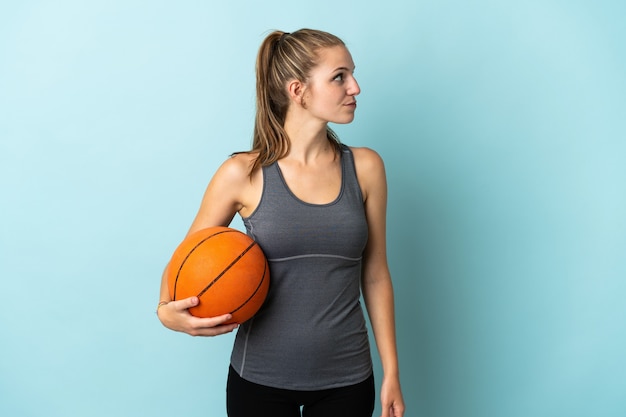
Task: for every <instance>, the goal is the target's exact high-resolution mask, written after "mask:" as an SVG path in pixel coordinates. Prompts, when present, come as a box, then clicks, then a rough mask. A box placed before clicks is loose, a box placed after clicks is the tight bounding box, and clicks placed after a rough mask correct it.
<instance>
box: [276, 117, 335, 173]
mask: <svg viewBox="0 0 626 417" xmlns="http://www.w3.org/2000/svg"><path fill="white" fill-rule="evenodd" d="M290 116H291V117H290ZM294 116H295V115H293V114H292V115H290V114H289V113H288V114H287V117H286V118H285V125H284V128H285V132H286V133H287V135H288V136H289V141H290V144H291V146H290V150H289V154H288V155H287V156H286V157H285V158H289V159H295V160H299V161H300V162H303V163H307V162H309V161H311V160H313V159H315V158H317V157H319V156H320V155H324V154H326V153H327V152H328V151H329V150H330V151H332V146H331V144H330V143H329V142H328V138H327V136H326V127H327V123H326V122H320V121H319V120H313V119H308V120H307V119H306V118H302V117H294Z"/></svg>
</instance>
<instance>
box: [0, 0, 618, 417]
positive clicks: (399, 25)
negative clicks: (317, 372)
mask: <svg viewBox="0 0 626 417" xmlns="http://www.w3.org/2000/svg"><path fill="white" fill-rule="evenodd" d="M625 4H626V3H624V2H618V1H607V0H599V1H557V0H543V1H526V2H505V1H501V2H498V1H495V0H493V1H489V0H478V1H470V2H468V1H462V0H443V1H419V0H414V1H401V0H388V1H385V2H376V3H374V2H356V1H355V2H350V1H344V2H333V1H328V0H317V1H314V2H311V1H308V2H299V1H278V0H268V1H264V2H243V1H231V2H220V3H219V5H215V4H211V3H210V2H207V1H180V2H167V1H158V0H157V1H138V0H124V1H122V0H107V1H104V0H95V1H89V2H85V1H78V0H75V1H72V0H60V1H49V2H45V1H39V2H38V1H20V2H17V1H16V2H3V3H2V6H0V140H1V142H0V186H1V193H2V197H1V198H2V204H1V208H0V209H1V216H0V257H1V258H0V261H1V264H0V274H1V288H2V301H1V302H0V328H1V329H2V333H1V336H0V340H1V342H0V353H1V354H0V415H3V416H44V415H45V416H48V417H55V416H96V417H97V416H110V415H115V416H135V415H142V416H153V417H154V416H167V415H172V414H174V415H186V416H189V417H194V416H211V417H219V416H224V415H225V406H224V387H225V376H226V370H227V363H228V358H229V354H230V348H231V344H232V340H233V339H232V335H228V336H223V337H220V338H214V339H200V338H196V339H194V338H191V337H188V336H186V335H182V334H178V333H174V332H170V331H168V330H166V329H165V328H163V327H162V326H161V325H160V323H159V322H158V320H157V319H156V317H155V315H154V309H155V306H156V303H157V301H158V289H159V280H160V274H161V271H162V268H163V266H164V264H165V263H166V262H167V260H168V258H169V256H170V255H171V252H172V251H173V249H174V248H175V246H176V245H177V244H178V242H179V241H180V239H182V237H183V236H184V234H185V232H186V230H187V227H188V226H189V224H190V222H191V220H192V218H193V216H194V215H195V212H196V210H197V207H198V204H199V202H200V198H201V196H202V193H203V192H204V188H205V186H206V184H207V182H208V180H209V179H210V177H211V176H212V174H213V172H214V171H215V169H217V167H218V166H219V164H220V163H221V162H222V161H223V160H224V159H225V158H226V157H227V156H228V155H229V154H230V153H231V152H233V151H238V150H245V149H248V148H249V146H250V142H251V140H250V139H251V131H252V124H253V118H254V58H255V55H256V51H257V48H258V46H259V44H260V43H261V41H262V39H263V37H264V36H265V34H266V33H267V32H268V31H269V30H271V29H282V30H287V31H293V30H296V29H298V28H300V27H313V28H318V29H324V30H327V31H330V32H333V33H335V34H337V35H339V36H340V37H342V38H343V39H344V40H345V41H346V43H347V44H348V46H349V48H350V50H351V52H352V54H353V57H354V60H355V63H356V65H357V71H356V76H357V79H358V80H359V82H360V84H361V88H362V94H361V97H360V99H359V109H358V111H357V118H356V121H355V122H354V123H352V124H350V125H346V126H337V127H336V130H337V131H338V133H339V134H340V136H341V138H342V140H343V142H345V143H347V144H349V145H355V146H369V147H372V148H374V149H376V150H377V151H378V152H379V153H380V154H381V155H382V156H383V158H384V159H385V161H386V166H387V174H388V182H389V213H388V218H389V227H388V235H389V236H388V238H389V258H390V259H389V261H390V266H391V270H392V274H393V277H394V282H395V284H394V285H395V288H396V293H397V295H396V302H397V321H398V323H397V327H398V329H397V330H398V349H399V355H400V360H401V366H402V367H401V372H402V375H401V376H402V383H403V388H404V394H405V397H406V402H407V405H408V413H407V416H428V417H485V416H489V417H490V416H499V417H500V416H506V417H529V416H532V417H544V416H545V417H560V416H564V417H565V416H567V417H577V416H581V417H582V416H594V417H595V416H603V417H613V416H615V417H617V416H624V415H626V396H624V392H626V354H625V352H626V326H625V323H626V303H624V298H625V296H626V256H625V255H626V117H625V116H626V42H625V40H626V30H625V29H624V27H625V26H624V24H623V23H624V17H625V16H626V6H625ZM233 225H234V227H237V228H241V223H240V222H239V221H238V220H237V221H235V223H233ZM375 359H376V370H377V377H378V381H379V382H380V366H379V364H378V359H377V358H375ZM377 408H378V406H377Z"/></svg>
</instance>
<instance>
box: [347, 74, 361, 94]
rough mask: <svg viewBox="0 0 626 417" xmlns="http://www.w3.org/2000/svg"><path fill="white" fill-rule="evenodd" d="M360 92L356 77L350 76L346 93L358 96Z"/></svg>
mask: <svg viewBox="0 0 626 417" xmlns="http://www.w3.org/2000/svg"><path fill="white" fill-rule="evenodd" d="M360 93H361V87H359V83H358V82H357V81H356V78H354V76H352V77H351V82H350V85H349V86H348V95H351V96H358V95H359V94H360Z"/></svg>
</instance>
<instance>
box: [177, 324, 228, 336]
mask: <svg viewBox="0 0 626 417" xmlns="http://www.w3.org/2000/svg"><path fill="white" fill-rule="evenodd" d="M237 327H239V325H238V324H236V323H233V324H225V325H222V326H215V327H201V328H196V329H193V330H191V331H190V332H188V333H189V334H190V335H192V336H218V335H221V334H225V333H230V332H232V331H233V330H235V329H236V328H237Z"/></svg>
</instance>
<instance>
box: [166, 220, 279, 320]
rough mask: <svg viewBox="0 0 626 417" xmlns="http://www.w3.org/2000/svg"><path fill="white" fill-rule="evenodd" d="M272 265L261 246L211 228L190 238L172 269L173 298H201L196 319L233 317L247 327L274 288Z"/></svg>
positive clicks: (223, 229) (177, 253) (178, 251)
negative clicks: (268, 262) (226, 315)
mask: <svg viewBox="0 0 626 417" xmlns="http://www.w3.org/2000/svg"><path fill="white" fill-rule="evenodd" d="M269 275H270V274H269V266H268V264H267V260H266V259H265V255H264V254H263V251H262V250H261V248H260V247H259V245H258V244H257V243H256V242H255V241H254V240H252V239H251V238H250V237H249V236H248V235H246V234H244V233H242V232H240V231H238V230H235V229H231V228H229V227H210V228H207V229H203V230H199V231H197V232H195V233H192V234H190V235H189V236H187V237H186V238H185V239H184V240H183V241H182V242H181V244H180V245H178V247H177V248H176V250H175V251H174V254H173V255H172V259H171V260H170V264H169V267H168V287H169V292H170V297H171V298H172V300H182V299H184V298H188V297H192V296H197V297H198V298H199V300H200V302H199V303H198V305H197V306H195V307H192V308H190V309H189V312H190V313H191V314H193V315H194V316H197V317H215V316H220V315H222V314H227V313H230V314H232V316H233V317H232V319H231V320H230V321H228V323H243V322H245V321H246V320H248V319H250V318H251V317H252V316H253V315H254V314H255V313H256V312H257V311H258V310H259V308H260V307H261V305H262V304H263V301H265V297H266V296H267V291H268V289H269V279H270V276H269Z"/></svg>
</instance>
